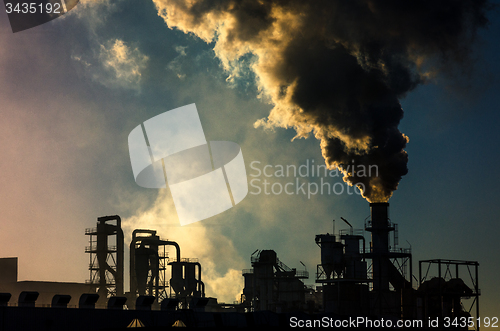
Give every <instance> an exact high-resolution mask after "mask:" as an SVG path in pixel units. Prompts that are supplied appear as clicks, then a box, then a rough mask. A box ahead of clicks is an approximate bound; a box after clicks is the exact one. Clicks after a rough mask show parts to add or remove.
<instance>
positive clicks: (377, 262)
mask: <svg viewBox="0 0 500 331" xmlns="http://www.w3.org/2000/svg"><path fill="white" fill-rule="evenodd" d="M388 209H389V203H387V202H377V203H370V214H371V229H370V231H371V233H372V252H371V253H372V260H373V290H374V291H389V265H388V264H389V263H390V261H389V259H388V255H389V232H390V231H391V228H390V224H389V210H388Z"/></svg>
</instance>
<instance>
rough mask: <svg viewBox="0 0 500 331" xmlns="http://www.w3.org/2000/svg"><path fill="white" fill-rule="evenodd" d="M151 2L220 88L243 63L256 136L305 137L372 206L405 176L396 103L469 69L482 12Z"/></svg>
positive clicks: (280, 2)
mask: <svg viewBox="0 0 500 331" xmlns="http://www.w3.org/2000/svg"><path fill="white" fill-rule="evenodd" d="M153 1H154V3H155V4H156V7H157V9H158V13H159V15H160V16H161V17H163V18H164V20H165V22H166V23H167V24H168V26H169V27H170V28H177V29H180V30H182V31H184V32H186V33H193V34H195V35H197V36H198V37H200V38H202V39H203V40H205V41H206V42H214V43H215V47H214V50H215V53H216V55H217V57H218V58H219V59H220V60H221V63H222V65H223V66H224V68H225V69H226V70H227V71H228V72H229V73H230V76H229V78H228V79H238V76H241V75H242V73H243V72H244V69H242V66H241V63H242V62H245V63H249V65H248V68H247V69H249V70H250V72H252V73H253V74H254V76H255V80H256V85H257V87H258V89H259V92H260V97H262V98H263V99H265V100H266V101H268V102H269V103H271V104H272V105H273V109H272V111H271V113H270V114H269V116H268V118H266V119H262V120H259V121H257V122H256V124H255V126H264V127H283V128H294V129H295V130H296V132H297V135H296V137H298V138H302V137H307V136H309V135H311V134H312V135H314V136H315V137H316V138H317V139H318V140H320V142H321V149H322V154H323V156H324V158H325V161H326V164H327V165H328V166H329V167H330V168H335V167H338V168H339V169H340V170H342V172H343V174H344V180H345V181H346V182H347V183H349V184H350V185H358V187H360V188H361V189H362V191H363V196H364V197H365V198H366V199H368V200H369V201H371V202H380V201H387V200H388V199H389V198H390V197H391V195H392V193H393V191H394V190H396V189H397V187H398V183H399V181H400V180H401V178H402V176H404V175H405V174H406V173H407V172H408V168H407V162H408V156H407V153H406V151H405V150H404V149H405V146H406V144H407V143H408V141H409V140H408V137H407V136H405V135H404V134H403V133H401V132H400V131H399V129H398V125H399V123H400V121H401V119H402V118H403V109H402V107H401V104H400V102H399V99H400V98H402V97H403V96H404V95H405V94H406V93H407V92H409V91H411V90H412V89H414V88H415V87H416V86H418V85H419V84H422V83H424V82H426V81H427V80H429V79H432V77H434V76H435V75H436V74H437V73H439V72H440V71H442V70H444V69H446V70H449V69H450V68H454V67H455V65H458V66H464V65H465V64H466V63H468V59H469V57H470V56H469V55H470V47H471V45H472V42H473V40H474V37H475V35H476V31H477V29H478V28H480V27H483V26H485V25H486V24H487V19H486V17H485V12H486V11H487V10H488V9H489V7H490V6H491V5H490V4H489V3H488V2H487V0H478V1H474V0H463V1H462V0H461V1H456V0H404V1H402V0H360V1H343V0H323V1H321V0H315V1H303V0H275V1H267V0H190V1H186V0H153ZM249 58H250V59H251V60H250V61H249V60H248V59H249ZM243 60H244V61H243ZM247 71H248V70H247ZM369 167H371V168H370V169H372V171H371V172H368V171H366V170H367V169H369ZM374 167H376V168H374ZM373 169H376V171H373Z"/></svg>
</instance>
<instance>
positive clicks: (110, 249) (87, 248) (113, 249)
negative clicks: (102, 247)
mask: <svg viewBox="0 0 500 331" xmlns="http://www.w3.org/2000/svg"><path fill="white" fill-rule="evenodd" d="M107 251H108V253H109V252H116V251H117V247H116V246H115V245H113V246H108V247H107ZM85 252H86V253H93V252H97V246H85Z"/></svg>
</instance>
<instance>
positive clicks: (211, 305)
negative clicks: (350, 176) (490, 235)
mask: <svg viewBox="0 0 500 331" xmlns="http://www.w3.org/2000/svg"><path fill="white" fill-rule="evenodd" d="M342 221H343V223H342V224H343V225H344V224H345V225H346V227H345V228H344V229H341V230H340V231H338V232H337V233H335V222H334V229H333V232H332V233H324V234H318V235H316V238H315V242H316V244H317V245H318V246H319V250H318V254H320V255H321V263H320V264H319V265H318V266H317V268H316V273H315V276H313V277H314V278H315V283H316V285H315V286H311V285H305V283H304V280H305V279H309V278H310V276H311V275H310V273H309V272H308V271H307V270H306V268H305V265H304V266H303V268H301V269H300V270H298V269H296V268H291V267H289V266H287V265H286V264H285V263H284V262H282V261H281V260H280V259H279V258H278V254H277V252H275V251H274V250H260V249H257V250H256V251H255V252H254V253H253V254H252V255H251V256H250V263H251V268H249V269H244V270H242V284H244V285H243V289H242V294H241V299H240V300H239V301H238V302H234V303H229V304H228V303H221V302H218V301H217V298H215V297H207V296H206V295H205V284H204V282H203V273H202V271H203V261H198V260H197V259H194V258H186V257H183V256H182V255H181V247H180V246H179V245H178V244H177V243H176V242H175V241H170V240H162V239H161V238H160V237H159V236H158V235H157V233H156V231H155V230H152V229H136V230H134V231H133V233H132V238H131V243H130V247H129V249H130V268H129V281H130V284H129V285H130V291H129V292H125V291H124V285H125V284H124V283H125V281H124V275H125V272H126V271H125V267H124V251H125V249H126V247H125V245H124V239H125V238H124V234H123V231H122V228H121V219H120V217H119V216H117V215H114V216H105V217H99V218H98V219H97V226H96V227H95V228H91V229H86V230H85V235H87V236H88V237H89V246H87V247H85V252H86V253H87V254H89V273H90V279H88V280H87V281H86V282H85V283H62V282H37V281H18V280H17V258H2V259H0V292H1V293H0V331H3V330H6V331H7V330H38V329H39V330H120V329H122V328H126V327H127V326H129V327H144V328H146V329H148V328H149V329H154V330H157V329H164V328H165V327H171V326H188V327H216V328H220V327H241V328H245V327H248V328H255V327H259V326H282V327H287V326H297V325H300V324H297V323H298V322H297V321H302V322H304V321H310V322H311V323H312V321H324V322H326V321H329V323H330V324H329V326H334V325H336V326H352V325H349V324H345V325H344V324H342V323H341V322H342V321H347V319H353V318H366V319H367V320H368V319H369V320H372V321H375V322H377V321H379V322H380V321H381V320H385V321H390V323H391V324H385V326H393V327H394V328H396V322H397V321H399V322H400V323H405V322H406V324H403V325H404V326H405V328H406V329H412V328H413V329H419V330H422V329H426V328H430V327H429V325H428V324H427V323H428V321H439V325H437V324H436V325H432V329H433V330H439V329H441V328H444V325H442V322H443V321H444V319H445V318H448V319H449V320H453V319H455V320H460V319H461V318H462V319H463V318H468V317H471V313H472V314H474V317H475V318H478V317H479V296H480V290H479V286H478V266H479V264H478V263H477V262H476V261H461V260H444V259H433V260H423V261H419V263H418V271H417V272H415V270H414V269H413V261H412V252H411V248H401V247H399V238H398V226H397V224H396V223H394V222H393V221H392V220H391V219H390V218H389V204H388V203H370V216H369V217H367V218H366V220H365V224H364V225H365V226H364V229H354V228H353V227H352V226H351V224H350V223H349V222H348V221H347V220H346V219H344V218H342ZM326 225H327V224H325V227H326ZM365 232H369V234H370V238H366V237H365ZM312 239H313V238H310V239H307V238H306V239H305V240H312ZM168 246H173V247H174V248H175V256H169V255H168V252H167V247H168ZM301 263H302V262H301ZM292 321H293V323H295V324H294V325H293V324H292ZM418 321H420V322H422V323H423V325H419V324H418V323H417V322H418ZM336 322H338V324H335V323H336ZM323 326H325V325H323ZM371 326H377V325H372V324H366V323H365V324H362V325H357V328H359V329H371V328H370V327H371ZM379 326H380V325H379ZM448 326H449V325H448ZM386 328H388V327H386ZM449 328H455V329H462V330H468V328H467V326H464V325H461V324H460V323H457V324H455V325H451V326H449V327H447V329H449ZM476 330H479V327H477V326H476Z"/></svg>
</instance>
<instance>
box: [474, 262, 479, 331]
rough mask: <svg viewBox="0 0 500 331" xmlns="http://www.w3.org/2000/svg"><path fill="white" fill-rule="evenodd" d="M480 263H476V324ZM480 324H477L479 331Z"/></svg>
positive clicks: (477, 317)
mask: <svg viewBox="0 0 500 331" xmlns="http://www.w3.org/2000/svg"><path fill="white" fill-rule="evenodd" d="M478 265H479V263H476V264H475V267H476V286H475V291H476V324H477V321H479V272H478V270H477V269H478ZM479 327H480V325H479V324H477V331H479Z"/></svg>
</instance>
